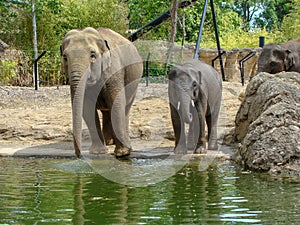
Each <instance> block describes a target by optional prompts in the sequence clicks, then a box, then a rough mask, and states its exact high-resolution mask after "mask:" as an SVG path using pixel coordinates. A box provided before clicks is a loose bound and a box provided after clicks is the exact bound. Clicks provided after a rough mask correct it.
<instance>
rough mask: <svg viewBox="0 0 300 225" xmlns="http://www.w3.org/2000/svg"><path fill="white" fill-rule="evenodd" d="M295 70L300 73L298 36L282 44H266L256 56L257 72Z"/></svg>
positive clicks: (299, 42)
mask: <svg viewBox="0 0 300 225" xmlns="http://www.w3.org/2000/svg"><path fill="white" fill-rule="evenodd" d="M282 71H295V72H299V73H300V38H298V39H296V40H292V41H288V42H286V43H283V44H268V45H265V46H264V47H263V49H262V52H261V54H260V56H259V58H258V69H257V73H260V72H267V73H272V74H275V73H279V72H282Z"/></svg>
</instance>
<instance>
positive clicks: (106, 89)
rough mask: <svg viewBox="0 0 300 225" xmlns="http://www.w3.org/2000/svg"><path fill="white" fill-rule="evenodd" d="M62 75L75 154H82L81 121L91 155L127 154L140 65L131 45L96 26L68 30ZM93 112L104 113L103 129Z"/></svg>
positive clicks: (141, 69)
mask: <svg viewBox="0 0 300 225" xmlns="http://www.w3.org/2000/svg"><path fill="white" fill-rule="evenodd" d="M61 56H62V58H61V61H62V72H63V73H65V74H67V75H68V76H69V80H70V88H71V101H72V115H73V118H72V120H73V137H74V148H75V154H76V155H77V156H78V157H80V156H81V136H82V117H83V118H84V121H85V122H86V124H87V126H88V129H89V132H90V136H91V141H92V145H91V147H90V153H91V154H99V153H105V152H106V151H107V149H106V145H110V144H115V145H116V148H115V155H116V156H117V157H119V156H125V155H129V154H130V151H131V144H130V139H129V110H130V107H131V105H132V103H133V100H134V97H135V94H136V90H137V86H138V83H139V81H140V78H141V75H142V71H143V64H142V59H141V58H140V56H139V54H138V52H137V50H136V48H135V47H134V45H133V44H132V43H131V42H130V41H129V40H127V39H126V38H124V37H122V36H121V35H119V34H118V33H116V32H114V31H112V30H110V29H106V28H100V29H98V30H96V29H94V28H90V27H88V28H85V29H83V30H71V31H69V32H68V33H67V34H66V35H65V37H64V38H63V41H62V46H61ZM97 109H100V110H101V112H102V118H103V119H102V122H103V124H102V129H101V124H100V120H99V115H98V112H97Z"/></svg>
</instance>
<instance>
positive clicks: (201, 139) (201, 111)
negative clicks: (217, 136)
mask: <svg viewBox="0 0 300 225" xmlns="http://www.w3.org/2000/svg"><path fill="white" fill-rule="evenodd" d="M205 112H206V106H205V105H204V106H202V107H199V108H198V119H199V120H198V121H199V128H198V129H199V133H198V134H199V136H198V141H197V147H196V150H195V151H194V153H197V154H201V153H206V138H205Z"/></svg>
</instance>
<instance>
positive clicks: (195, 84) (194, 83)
mask: <svg viewBox="0 0 300 225" xmlns="http://www.w3.org/2000/svg"><path fill="white" fill-rule="evenodd" d="M195 87H197V82H196V81H195V80H194V81H193V88H195Z"/></svg>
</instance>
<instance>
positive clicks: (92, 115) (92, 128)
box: [83, 100, 107, 154]
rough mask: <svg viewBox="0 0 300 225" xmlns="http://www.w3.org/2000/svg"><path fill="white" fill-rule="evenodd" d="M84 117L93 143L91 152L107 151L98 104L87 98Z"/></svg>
mask: <svg viewBox="0 0 300 225" xmlns="http://www.w3.org/2000/svg"><path fill="white" fill-rule="evenodd" d="M93 105H94V106H93ZM83 118H84V121H85V122H86V124H87V127H88V129H89V132H90V136H91V140H92V145H91V147H90V150H89V152H90V153H91V154H101V153H106V152H107V149H106V147H105V146H104V144H103V143H104V137H103V134H102V131H101V126H100V120H99V115H98V112H97V109H96V106H95V104H93V103H92V102H89V101H88V100H86V101H85V103H84V109H83Z"/></svg>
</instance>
